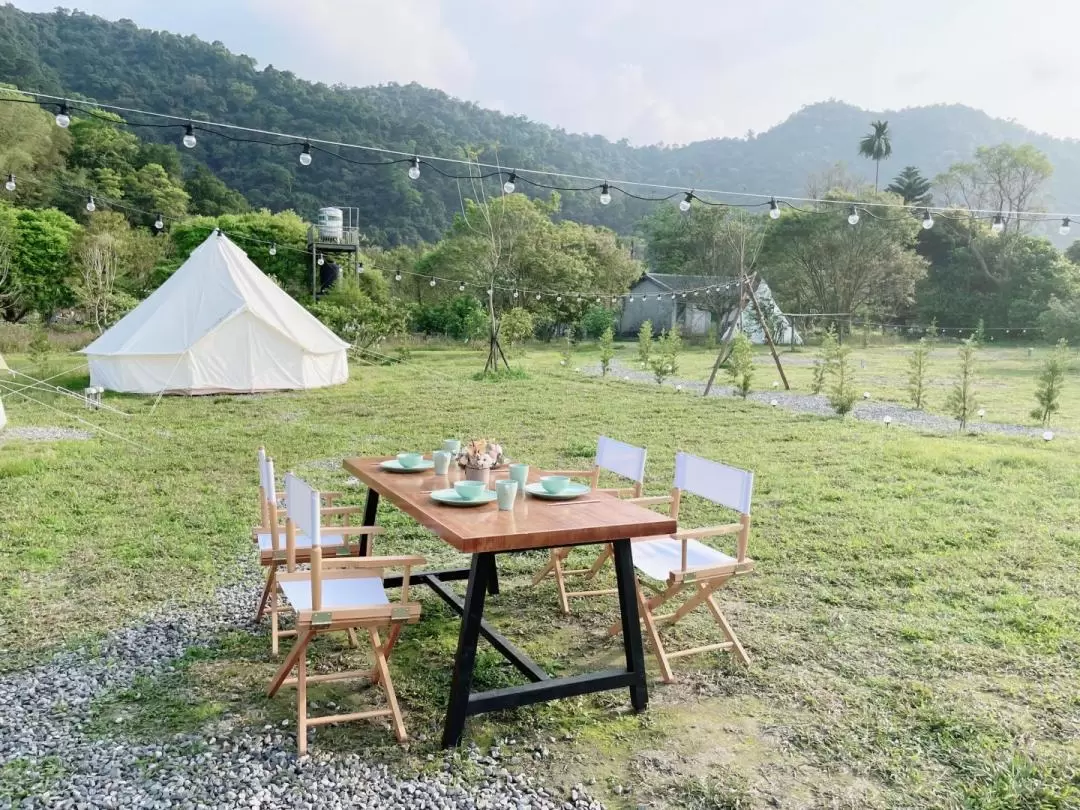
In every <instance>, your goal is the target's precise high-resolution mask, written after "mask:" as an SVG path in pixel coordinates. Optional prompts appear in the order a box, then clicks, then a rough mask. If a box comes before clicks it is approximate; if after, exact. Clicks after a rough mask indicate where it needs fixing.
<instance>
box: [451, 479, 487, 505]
mask: <svg viewBox="0 0 1080 810" xmlns="http://www.w3.org/2000/svg"><path fill="white" fill-rule="evenodd" d="M485 489H487V484H485V483H484V482H483V481H457V482H456V483H455V484H454V492H456V493H457V494H458V495H460V496H461V497H462V498H464V499H465V500H467V501H475V500H476V499H477V498H479V497H480V496H481V495H482V494H483V492H484V490H485Z"/></svg>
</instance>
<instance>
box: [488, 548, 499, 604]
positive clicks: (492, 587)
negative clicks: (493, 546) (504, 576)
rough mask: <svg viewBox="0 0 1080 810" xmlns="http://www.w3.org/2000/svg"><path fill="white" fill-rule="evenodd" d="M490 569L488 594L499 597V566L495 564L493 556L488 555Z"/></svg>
mask: <svg viewBox="0 0 1080 810" xmlns="http://www.w3.org/2000/svg"><path fill="white" fill-rule="evenodd" d="M488 556H489V557H490V558H491V567H490V568H489V569H488V593H489V594H491V595H492V596H498V595H499V566H498V564H497V563H496V562H495V559H496V558H495V555H494V554H489V555H488Z"/></svg>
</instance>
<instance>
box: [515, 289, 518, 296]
mask: <svg viewBox="0 0 1080 810" xmlns="http://www.w3.org/2000/svg"><path fill="white" fill-rule="evenodd" d="M517 296H518V291H517V290H514V298H517Z"/></svg>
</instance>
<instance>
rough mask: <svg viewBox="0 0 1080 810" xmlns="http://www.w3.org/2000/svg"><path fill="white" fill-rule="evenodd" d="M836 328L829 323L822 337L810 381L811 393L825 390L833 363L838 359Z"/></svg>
mask: <svg viewBox="0 0 1080 810" xmlns="http://www.w3.org/2000/svg"><path fill="white" fill-rule="evenodd" d="M837 345H838V343H837V340H836V328H835V327H834V326H833V325H832V324H829V328H828V330H827V331H826V332H825V336H824V337H823V338H822V339H821V346H819V347H818V356H817V357H816V358H815V359H814V375H813V377H812V378H811V382H810V393H812V394H820V393H821V392H822V391H824V390H825V383H826V381H827V380H828V379H829V373H830V370H831V369H832V364H833V362H834V361H835V359H836V348H837Z"/></svg>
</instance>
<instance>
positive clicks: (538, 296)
mask: <svg viewBox="0 0 1080 810" xmlns="http://www.w3.org/2000/svg"><path fill="white" fill-rule="evenodd" d="M536 300H537V301H539V300H540V293H537V294H536Z"/></svg>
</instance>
